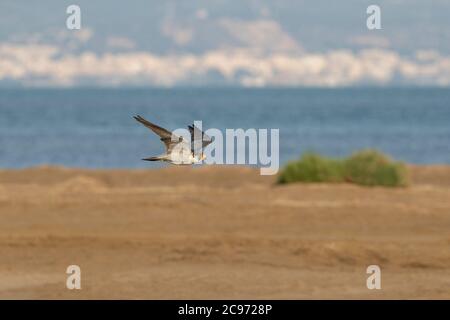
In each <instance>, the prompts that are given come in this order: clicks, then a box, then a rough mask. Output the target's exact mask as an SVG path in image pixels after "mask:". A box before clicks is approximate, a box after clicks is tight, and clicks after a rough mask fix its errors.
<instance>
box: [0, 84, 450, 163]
mask: <svg viewBox="0 0 450 320" xmlns="http://www.w3.org/2000/svg"><path fill="white" fill-rule="evenodd" d="M136 114H140V115H142V116H143V117H145V118H147V119H149V120H151V121H153V122H155V123H157V124H159V125H161V126H163V127H166V128H168V129H176V128H180V127H183V126H185V125H187V124H191V123H192V122H193V121H194V120H201V121H202V122H203V129H207V128H218V129H221V130H225V129H226V128H234V129H235V128H243V129H246V128H279V129H280V161H281V163H285V162H286V161H289V160H291V159H295V158H298V157H299V156H300V155H301V154H302V153H303V152H305V151H316V152H319V153H322V154H324V155H329V156H346V155H349V154H350V153H352V152H354V151H355V150H359V149H363V148H377V149H379V150H381V151H383V152H386V153H388V154H390V155H391V156H393V157H394V158H396V159H399V160H403V161H406V162H410V163H417V164H431V163H450V90H449V89H440V88H352V89H238V88H199V89H192V88H180V89H21V88H19V89H0V167H2V168H22V167H29V166H36V165H42V164H56V165H64V166H72V167H89V168H138V167H154V166H157V165H155V164H154V163H148V162H144V161H141V160H140V159H141V158H143V157H147V156H151V155H157V154H160V153H161V152H162V151H163V150H164V148H163V145H162V143H161V142H160V141H159V139H158V137H157V136H156V135H154V134H153V133H152V132H150V131H148V130H147V129H146V128H145V127H143V126H141V125H140V124H138V123H137V122H136V121H135V120H134V119H133V115H136Z"/></svg>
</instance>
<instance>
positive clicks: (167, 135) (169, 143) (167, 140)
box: [134, 115, 183, 153]
mask: <svg viewBox="0 0 450 320" xmlns="http://www.w3.org/2000/svg"><path fill="white" fill-rule="evenodd" d="M134 119H136V120H137V121H139V122H140V123H142V124H143V125H144V126H146V127H147V128H149V129H150V130H152V131H153V132H154V133H156V134H157V135H158V136H159V137H160V138H161V141H162V142H163V143H164V145H165V146H166V149H167V153H169V152H170V151H171V150H172V149H173V147H174V146H175V145H177V144H178V143H180V142H183V138H182V137H178V136H176V135H174V134H172V132H170V131H168V130H166V129H164V128H161V127H160V126H157V125H156V124H154V123H151V122H150V121H148V120H145V119H144V118H142V117H141V116H139V115H138V116H135V117H134Z"/></svg>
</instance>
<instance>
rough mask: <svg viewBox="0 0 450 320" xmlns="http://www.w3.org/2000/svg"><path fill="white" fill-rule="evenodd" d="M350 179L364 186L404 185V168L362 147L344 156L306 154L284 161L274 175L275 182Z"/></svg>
mask: <svg viewBox="0 0 450 320" xmlns="http://www.w3.org/2000/svg"><path fill="white" fill-rule="evenodd" d="M291 182H351V183H355V184H360V185H365V186H389V187H394V186H406V185H407V183H408V181H407V169H406V166H405V165H404V164H403V163H401V162H395V161H393V160H391V159H390V158H389V157H388V156H386V155H384V154H382V153H381V152H378V151H375V150H363V151H359V152H357V153H354V154H353V155H351V156H350V157H349V158H347V159H333V158H326V157H322V156H320V155H318V154H315V153H306V154H304V155H303V156H302V157H301V158H300V159H299V160H297V161H293V162H290V163H288V164H287V165H286V166H285V167H284V168H283V169H282V170H281V172H280V174H279V175H278V183H291Z"/></svg>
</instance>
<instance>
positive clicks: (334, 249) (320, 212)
mask: <svg viewBox="0 0 450 320" xmlns="http://www.w3.org/2000/svg"><path fill="white" fill-rule="evenodd" d="M411 171H412V181H413V183H412V185H411V186H410V187H408V188H404V189H390V188H378V187H377V188H367V187H359V186H354V185H348V184H340V185H333V184H292V185H287V186H276V185H275V184H274V181H275V179H274V177H267V176H266V177H264V176H260V175H259V171H258V170H255V169H250V168H239V167H201V168H197V167H196V168H190V167H180V168H176V167H170V168H167V169H161V170H82V169H67V168H59V167H39V168H31V169H24V170H0V298H4V299H5V298H19V299H28V298H39V299H47V298H56V299H67V298H75V299H77V298H100V299H109V298H126V299H136V298H137V299H141V298H149V299H186V298H191V299H197V298H207V299H215V298H218V299H235V298H236V299H238V298H239V299H241V298H242V299H252V298H253V299H266V298H268V299H269V298H270V299H284V298H287V299H299V298H313V299H317V298H343V299H353V298H360V299H378V298H401V299H403V298H439V299H449V298H450V249H449V248H450V167H445V166H441V167H440V166H429V167H411ZM71 264H76V265H79V266H80V267H81V272H82V283H81V285H82V289H81V290H68V289H66V286H65V283H66V277H67V275H66V273H65V271H66V268H67V266H68V265H71ZM371 264H377V265H379V266H380V267H381V271H382V281H381V285H382V289H381V290H368V289H367V287H366V278H367V276H368V275H367V274H366V268H367V266H368V265H371Z"/></svg>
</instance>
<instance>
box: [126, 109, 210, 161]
mask: <svg viewBox="0 0 450 320" xmlns="http://www.w3.org/2000/svg"><path fill="white" fill-rule="evenodd" d="M134 119H136V120H137V121H138V122H140V123H141V124H143V125H144V126H146V127H147V128H149V129H150V130H152V131H153V132H154V133H156V134H157V135H158V136H159V137H160V138H161V141H162V142H163V143H164V146H165V147H166V153H165V154H162V155H159V156H155V157H150V158H145V159H142V160H145V161H165V162H169V163H171V164H177V165H189V164H195V163H199V162H201V161H203V160H205V159H206V157H205V155H204V154H203V152H200V153H199V149H200V151H202V150H203V148H204V147H206V146H207V145H208V144H210V143H211V142H212V140H211V138H210V137H208V136H207V135H206V134H205V133H204V132H203V131H201V130H200V129H199V128H197V127H196V126H195V125H193V126H188V128H189V132H190V134H191V139H190V141H186V139H184V138H183V137H179V136H177V135H175V134H173V133H172V132H170V131H168V130H166V129H164V128H161V127H160V126H157V125H156V124H153V123H151V122H150V121H147V120H145V119H144V118H142V117H141V116H139V115H138V116H135V117H134Z"/></svg>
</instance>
